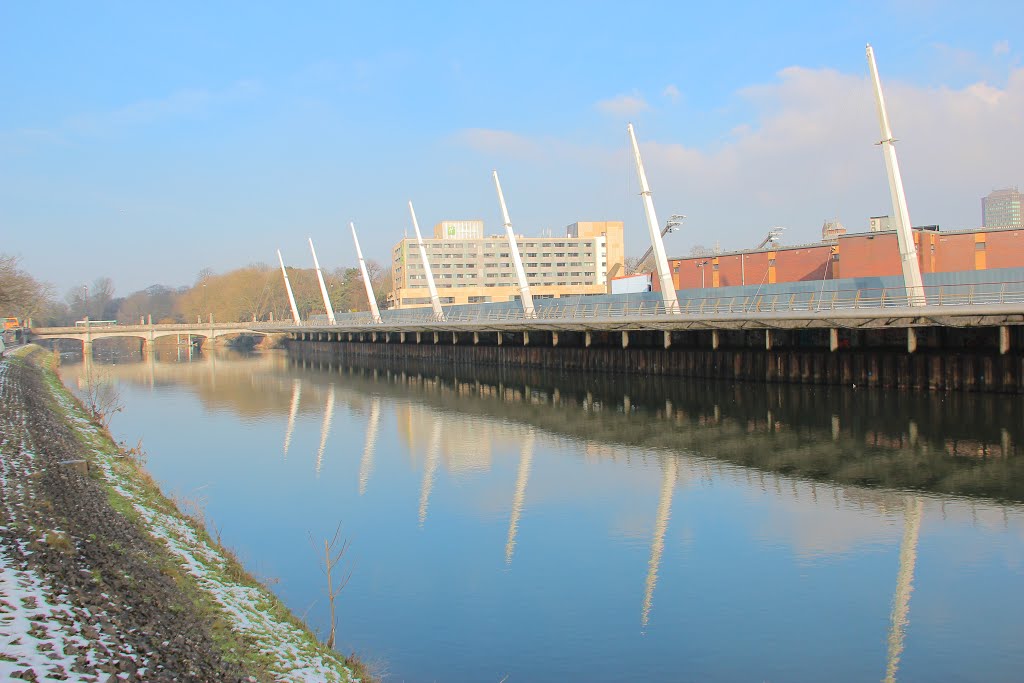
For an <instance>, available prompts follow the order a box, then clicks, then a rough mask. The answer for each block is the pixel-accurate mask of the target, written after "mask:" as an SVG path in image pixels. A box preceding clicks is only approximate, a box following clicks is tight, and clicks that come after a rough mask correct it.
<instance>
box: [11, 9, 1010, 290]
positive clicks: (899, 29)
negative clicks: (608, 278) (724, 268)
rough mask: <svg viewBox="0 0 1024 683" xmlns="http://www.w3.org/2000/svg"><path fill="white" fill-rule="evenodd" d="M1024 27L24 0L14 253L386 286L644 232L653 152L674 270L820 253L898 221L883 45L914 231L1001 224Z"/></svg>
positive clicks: (33, 262) (47, 264) (84, 266)
mask: <svg viewBox="0 0 1024 683" xmlns="http://www.w3.org/2000/svg"><path fill="white" fill-rule="evenodd" d="M1017 16H1018V10H1017V8H1016V5H1013V4H1010V3H971V4H966V3H945V2H928V1H926V0H920V1H914V0H908V1H905V2H892V3H865V2H858V3H791V4H785V5H784V6H782V7H779V6H772V5H770V4H767V3H748V4H744V3H731V4H729V5H728V7H727V9H722V8H719V7H715V6H712V5H711V4H705V6H703V7H686V6H685V4H684V3H678V2H665V3H659V2H647V3H638V4H629V3H602V2H587V3H569V2H565V3H555V2H548V3H535V2H517V3H514V4H508V3H503V4H498V3H479V4H475V3H465V4H462V3H458V4H455V3H415V4H414V3H386V4H385V3H380V4H376V5H373V6H369V5H367V4H360V5H354V4H342V3H312V2H310V3H305V4H302V5H298V6H295V7H292V8H289V9H285V8H284V7H283V6H281V5H275V4H258V3H241V2H239V3H202V4H188V3H177V4H175V5H173V6H170V5H168V6H162V7H158V6H154V5H152V4H150V3H78V4H72V3H66V4H37V3H4V4H2V5H0V88H2V91H3V93H4V98H3V101H4V106H3V108H2V109H0V251H3V252H7V253H14V254H18V255H20V256H21V257H22V259H23V265H24V266H25V267H26V268H28V269H29V270H30V271H31V272H33V274H35V275H36V276H37V277H39V278H41V279H44V280H48V281H51V282H53V283H54V284H55V285H56V286H57V288H58V291H59V292H60V293H63V292H64V291H65V290H66V289H68V288H70V287H72V286H76V285H80V284H81V283H83V282H88V281H92V280H93V279H94V278H96V277H98V276H104V275H106V276H110V277H112V278H113V280H114V282H115V284H116V286H117V289H118V292H119V293H121V294H127V293H129V292H131V291H134V290H136V289H139V288H142V287H145V286H148V285H150V284H154V283H162V284H168V285H181V284H188V283H191V282H192V281H194V279H195V276H196V274H197V272H198V271H199V270H200V269H202V268H206V267H210V268H213V269H214V270H216V271H224V270H229V269H231V268H234V267H237V266H240V265H244V264H247V263H251V262H257V261H265V262H273V261H274V259H275V254H274V249H276V248H278V247H280V248H281V249H282V252H283V253H284V254H285V257H286V260H287V261H288V262H289V263H291V264H294V265H297V266H308V265H310V264H311V259H310V256H309V254H308V253H307V248H306V245H305V238H306V237H307V236H312V238H313V240H314V242H315V243H316V245H317V249H318V254H319V256H320V261H321V263H322V264H323V265H324V266H325V267H335V266H340V265H350V264H352V263H353V262H354V253H353V252H354V249H353V247H352V245H351V240H350V238H349V235H348V234H347V232H346V231H345V229H344V228H345V226H346V225H347V222H348V221H349V220H354V221H355V222H356V226H357V228H358V229H359V231H360V240H361V242H362V246H363V250H364V252H365V253H366V254H367V256H368V257H371V258H375V259H377V260H378V261H381V262H385V263H386V262H387V260H388V257H389V250H390V247H391V245H392V244H393V243H394V242H395V241H397V240H398V239H399V238H400V237H401V236H402V235H403V233H404V231H405V230H406V229H407V228H408V227H410V224H409V218H408V215H407V209H406V201H407V200H409V199H412V200H413V201H414V202H415V204H416V209H417V214H418V217H419V219H420V223H421V225H423V226H428V227H427V229H428V230H429V226H432V225H433V224H434V223H436V222H437V221H440V220H442V219H447V218H483V219H484V220H485V221H486V223H487V229H488V232H492V231H493V232H497V231H498V230H499V229H500V227H501V221H500V217H499V207H498V204H497V201H496V198H495V194H494V189H493V186H492V185H491V181H490V177H489V174H490V171H491V169H492V168H496V169H498V171H499V173H500V175H501V180H502V185H503V189H504V190H505V195H506V199H507V201H508V204H509V211H510V214H511V217H512V221H513V224H514V225H515V227H516V229H517V231H518V232H521V233H524V234H538V233H539V232H540V231H541V230H544V229H550V230H552V231H554V232H555V233H558V232H560V231H562V230H563V229H564V226H565V225H567V224H569V223H572V222H574V221H575V220H603V219H621V220H624V221H625V222H626V231H627V253H630V254H639V253H640V252H642V251H643V250H644V249H645V248H646V244H645V240H646V233H647V230H646V225H645V223H644V219H643V211H642V206H641V204H640V201H639V197H637V192H638V188H637V185H636V180H635V172H634V169H633V167H632V165H631V160H630V157H629V151H628V147H627V138H626V133H625V125H626V122H627V121H630V120H632V121H633V122H634V123H635V124H636V126H637V133H638V136H639V138H640V141H641V149H642V151H643V153H644V158H645V162H646V164H647V172H648V176H649V178H650V182H651V186H652V189H653V191H654V200H655V204H656V206H657V208H658V212H659V215H660V216H661V218H662V220H664V219H665V218H667V217H668V215H669V214H672V213H683V214H686V215H687V216H688V219H687V224H686V228H685V229H684V230H683V231H682V232H680V233H676V234H674V235H672V236H671V237H670V241H669V245H668V251H669V252H670V254H684V253H687V252H688V251H689V250H690V248H691V247H692V246H693V244H695V243H701V244H705V245H708V246H713V245H714V243H716V242H717V243H718V244H719V245H720V246H721V247H722V248H723V249H734V248H743V247H748V246H753V245H754V244H756V243H757V242H758V241H760V239H761V237H763V234H764V233H765V232H766V231H767V229H768V228H769V227H772V226H775V225H782V226H785V227H786V228H787V232H786V237H785V239H784V241H785V242H788V243H798V242H807V241H812V240H815V239H817V238H818V236H819V235H820V227H821V223H822V221H823V220H825V219H828V218H832V217H833V216H837V217H839V218H840V219H841V220H842V221H843V222H844V223H845V224H846V225H847V226H848V227H849V228H850V229H851V230H860V229H866V225H867V217H868V216H871V215H878V214H884V213H888V212H889V211H890V209H889V206H888V201H889V198H888V190H887V187H886V181H885V172H884V167H883V164H882V159H881V156H880V152H879V151H878V149H877V148H876V147H874V145H873V143H874V142H875V141H877V138H878V130H877V123H876V121H875V118H874V103H873V100H872V99H871V94H870V91H869V90H868V89H867V81H866V77H867V67H866V64H865V60H864V44H865V43H866V42H871V43H872V44H873V45H874V47H875V50H876V54H877V58H878V61H879V70H880V72H881V75H882V79H883V84H884V85H885V87H886V95H887V98H888V99H889V103H890V114H891V117H892V121H893V127H894V129H895V133H896V136H897V138H899V139H900V140H901V145H900V146H899V147H898V150H899V153H900V161H901V164H902V166H903V172H904V177H905V181H906V184H907V195H908V199H909V202H910V210H911V217H912V220H913V222H914V223H915V224H927V223H939V224H941V225H942V226H943V227H944V228H963V227H976V226H977V224H978V223H979V221H980V217H979V214H980V208H979V205H980V202H979V198H980V197H981V196H983V195H984V194H986V193H987V192H989V191H990V190H992V189H993V188H995V187H1002V186H1006V185H1020V184H1024V170H1022V163H1021V161H1020V160H1021V159H1022V158H1024V139H1022V138H1024V135H1022V134H1021V130H1020V122H1021V121H1022V120H1024V70H1022V68H1021V60H1020V50H1019V46H1018V45H1017V44H1016V43H1015V42H1014V39H1015V36H1016V35H1018V34H1019V31H1015V30H1013V29H1014V28H1015V27H1016V26H1017V25H1018V23H1019V22H1017V21H1016V19H1015V17H1017Z"/></svg>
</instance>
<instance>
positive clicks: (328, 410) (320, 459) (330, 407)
mask: <svg viewBox="0 0 1024 683" xmlns="http://www.w3.org/2000/svg"><path fill="white" fill-rule="evenodd" d="M333 417H334V385H333V384H332V385H331V386H330V387H329V388H328V389H327V404H326V406H325V407H324V421H323V424H321V425H320V448H318V449H317V451H316V475H317V476H318V477H319V476H320V468H321V467H323V464H324V448H326V447H327V437H328V436H329V435H330V433H331V418H333Z"/></svg>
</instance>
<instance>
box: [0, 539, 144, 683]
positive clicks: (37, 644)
mask: <svg viewBox="0 0 1024 683" xmlns="http://www.w3.org/2000/svg"><path fill="white" fill-rule="evenodd" d="M50 594H51V591H50V589H49V587H48V585H47V584H46V582H44V581H43V580H42V579H41V578H40V577H39V576H37V575H36V574H35V573H34V572H31V571H27V570H23V569H18V568H16V567H14V566H12V563H11V558H9V557H8V556H7V555H6V553H4V552H3V549H2V547H0V680H5V681H6V680H12V679H13V677H14V674H15V673H17V672H24V671H26V670H27V669H32V671H33V672H34V673H35V674H36V676H37V677H38V678H39V680H44V681H46V680H65V679H69V680H78V681H96V680H98V678H97V677H96V676H90V675H81V676H76V675H75V673H74V672H75V670H76V669H80V668H82V669H84V670H88V671H94V670H96V667H97V666H99V665H100V664H101V663H103V662H105V661H107V660H108V659H109V656H108V655H107V654H106V653H109V652H122V653H124V652H125V648H126V646H125V645H124V644H121V643H118V642H117V641H116V640H115V639H113V638H111V637H110V636H109V635H107V634H105V633H103V632H102V631H96V630H95V629H93V630H92V632H91V633H90V634H89V635H90V638H89V639H86V638H85V637H83V629H88V628H89V627H88V626H87V625H86V623H85V622H83V621H82V620H80V619H79V618H78V617H77V616H76V615H75V614H74V613H72V612H71V611H69V610H68V609H67V608H66V607H64V606H63V604H62V603H65V602H66V598H67V596H64V595H57V596H55V597H53V598H51V597H50ZM98 644H99V645H102V646H103V648H102V649H101V647H97V645H98ZM127 654H129V655H131V653H130V651H129V652H128V653H127Z"/></svg>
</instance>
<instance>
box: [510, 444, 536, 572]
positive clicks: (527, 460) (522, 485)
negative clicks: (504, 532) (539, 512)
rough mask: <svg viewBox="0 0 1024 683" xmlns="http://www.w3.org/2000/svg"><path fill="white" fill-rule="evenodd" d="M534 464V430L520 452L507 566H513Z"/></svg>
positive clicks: (513, 498)
mask: <svg viewBox="0 0 1024 683" xmlns="http://www.w3.org/2000/svg"><path fill="white" fill-rule="evenodd" d="M531 463H533V430H532V429H530V430H529V431H528V432H526V436H524V437H523V445H522V448H521V449H520V451H519V475H518V476H517V477H516V492H515V495H514V496H513V497H512V517H511V518H510V519H509V520H508V540H507V541H506V542H505V564H506V565H509V564H512V553H514V552H515V549H516V534H517V533H518V531H519V517H520V516H521V515H522V513H523V501H524V500H525V499H526V484H527V482H529V481H530V465H531Z"/></svg>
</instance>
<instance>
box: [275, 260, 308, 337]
mask: <svg viewBox="0 0 1024 683" xmlns="http://www.w3.org/2000/svg"><path fill="white" fill-rule="evenodd" d="M277 260H278V261H280V262H281V274H282V275H284V288H285V290H287V292H288V304H289V305H291V307H292V320H293V321H295V324H296V325H301V324H302V320H300V319H299V307H298V306H296V305H295V296H294V295H293V294H292V283H291V282H289V281H288V271H287V270H285V269H284V259H283V258H281V250H280V249H278V250H277Z"/></svg>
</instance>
